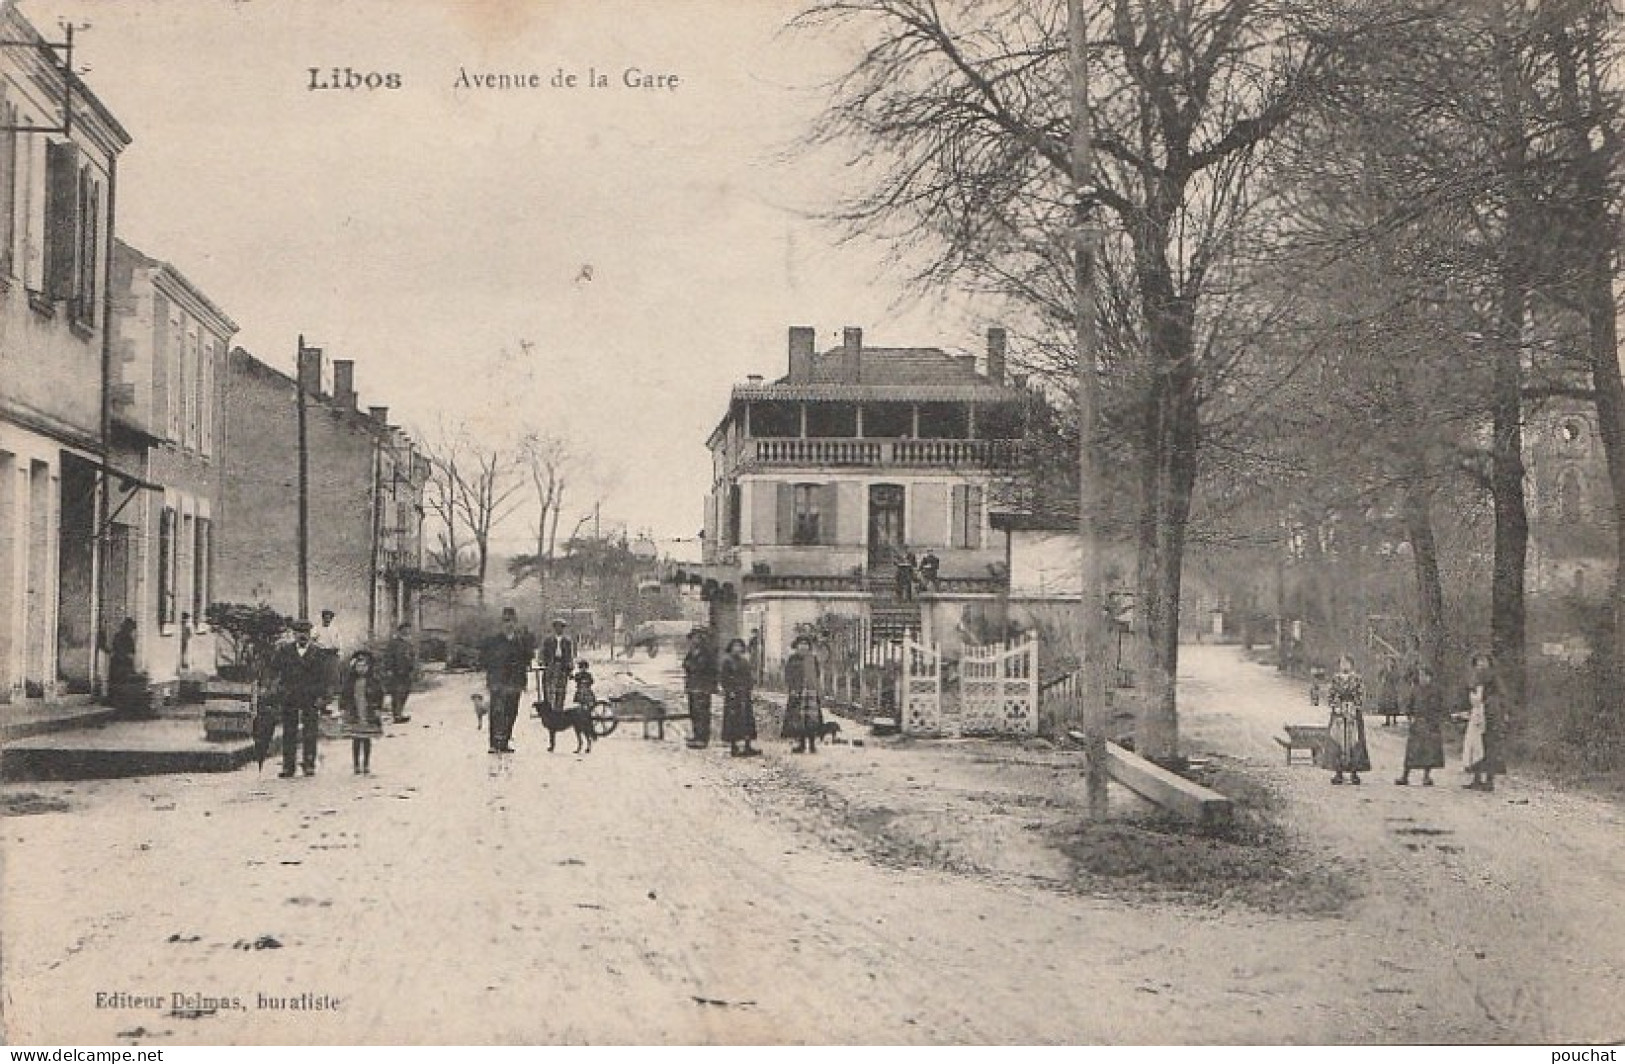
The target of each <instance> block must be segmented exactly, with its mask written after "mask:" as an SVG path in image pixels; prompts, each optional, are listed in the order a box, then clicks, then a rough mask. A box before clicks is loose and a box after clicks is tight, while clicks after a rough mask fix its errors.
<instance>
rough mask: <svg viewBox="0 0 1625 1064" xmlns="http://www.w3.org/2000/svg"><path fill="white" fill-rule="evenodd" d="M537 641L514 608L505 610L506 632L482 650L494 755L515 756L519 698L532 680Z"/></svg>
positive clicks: (504, 628) (503, 615)
mask: <svg viewBox="0 0 1625 1064" xmlns="http://www.w3.org/2000/svg"><path fill="white" fill-rule="evenodd" d="M535 653H536V640H535V639H534V638H532V636H531V634H530V633H529V632H527V631H524V630H522V629H521V628H520V627H519V615H518V614H517V613H515V612H514V609H513V607H512V606H504V607H503V609H502V630H501V631H500V632H498V633H497V634H496V635H494V636H492V637H491V638H490V639H487V640H486V641H485V643H484V644H483V645H482V646H481V647H480V660H481V661H482V662H483V663H484V665H485V688H486V691H487V692H488V693H489V697H490V700H491V731H490V740H491V752H492V753H493V754H510V753H512V752H513V742H512V740H513V725H514V721H516V720H518V719H519V696H520V695H522V694H524V692H525V685H526V684H527V683H528V682H529V680H530V659H531V658H532V657H533V656H534V655H535Z"/></svg>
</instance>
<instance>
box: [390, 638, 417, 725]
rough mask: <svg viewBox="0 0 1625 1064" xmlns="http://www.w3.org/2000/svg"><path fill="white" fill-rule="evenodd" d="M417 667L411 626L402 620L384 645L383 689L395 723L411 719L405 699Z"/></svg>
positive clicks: (409, 693) (409, 692)
mask: <svg viewBox="0 0 1625 1064" xmlns="http://www.w3.org/2000/svg"><path fill="white" fill-rule="evenodd" d="M417 668H418V651H417V647H416V646H414V645H413V643H412V626H411V625H410V624H408V623H407V622H405V621H402V622H401V624H400V627H398V628H396V629H395V634H394V635H393V636H391V637H390V639H389V643H388V644H387V645H386V646H385V647H384V668H383V674H384V675H383V680H384V690H385V691H386V692H388V694H389V712H390V716H391V717H393V718H394V721H395V723H396V724H405V723H406V722H407V721H409V720H411V719H412V718H411V717H409V716H407V715H406V699H407V697H408V696H409V695H411V693H412V680H413V678H414V677H415V676H416V675H417Z"/></svg>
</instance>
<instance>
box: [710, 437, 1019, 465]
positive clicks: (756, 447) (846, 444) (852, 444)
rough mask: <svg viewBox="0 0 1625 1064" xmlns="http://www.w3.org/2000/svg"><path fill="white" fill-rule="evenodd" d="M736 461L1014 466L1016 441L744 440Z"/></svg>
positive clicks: (814, 463)
mask: <svg viewBox="0 0 1625 1064" xmlns="http://www.w3.org/2000/svg"><path fill="white" fill-rule="evenodd" d="M742 442H743V447H742V448H741V453H740V456H739V457H740V461H741V463H742V464H745V465H752V464H754V465H764V466H892V467H904V468H913V469H941V468H950V469H952V468H976V469H999V468H1007V467H1010V466H1014V465H1017V464H1018V463H1019V462H1020V461H1021V459H1022V456H1023V454H1024V450H1025V449H1024V447H1023V445H1022V441H1020V440H924V439H899V440H865V439H807V438H792V439H753V440H744V441H742Z"/></svg>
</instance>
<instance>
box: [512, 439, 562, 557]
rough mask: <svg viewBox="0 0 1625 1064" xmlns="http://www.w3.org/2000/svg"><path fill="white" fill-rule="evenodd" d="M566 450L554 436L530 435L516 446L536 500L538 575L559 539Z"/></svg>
mask: <svg viewBox="0 0 1625 1064" xmlns="http://www.w3.org/2000/svg"><path fill="white" fill-rule="evenodd" d="M571 457H572V456H571V452H570V446H569V444H568V443H566V442H565V441H564V440H563V439H562V438H560V437H558V436H544V435H541V434H540V433H535V432H532V433H530V434H528V435H527V436H526V437H525V438H524V439H523V440H521V441H520V443H519V461H520V462H521V464H523V466H524V467H525V471H526V473H527V474H528V475H529V477H530V483H531V487H532V489H534V492H535V498H536V506H537V512H536V557H537V559H538V560H541V561H542V564H541V566H540V567H539V569H538V573H542V572H545V570H546V562H547V561H551V560H552V558H553V557H554V555H555V553H556V550H557V547H558V538H559V513H560V511H561V510H562V509H563V508H564V491H565V488H566V487H568V486H569V485H568V477H567V472H568V469H569V465H570V462H571Z"/></svg>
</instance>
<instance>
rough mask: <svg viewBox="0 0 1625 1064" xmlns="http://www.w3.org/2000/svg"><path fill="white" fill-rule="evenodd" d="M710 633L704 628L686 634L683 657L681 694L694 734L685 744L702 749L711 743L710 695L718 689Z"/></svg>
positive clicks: (715, 657) (714, 654) (715, 659)
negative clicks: (685, 647) (686, 699)
mask: <svg viewBox="0 0 1625 1064" xmlns="http://www.w3.org/2000/svg"><path fill="white" fill-rule="evenodd" d="M710 636H711V634H710V633H709V632H707V631H706V630H705V629H704V628H695V629H694V630H692V631H691V632H689V633H688V653H687V654H685V655H684V656H683V693H684V694H686V695H687V696H688V719H689V723H690V724H691V725H692V726H693V730H694V737H693V738H691V739H690V740H689V741H688V745H689V746H690V747H692V748H694V749H696V750H700V749H704V748H705V747H706V746H707V745H708V744H709V743H710V742H711V696H712V695H714V694H715V693H716V690H717V652H716V648H715V647H713V646H712V645H711V637H710Z"/></svg>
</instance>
